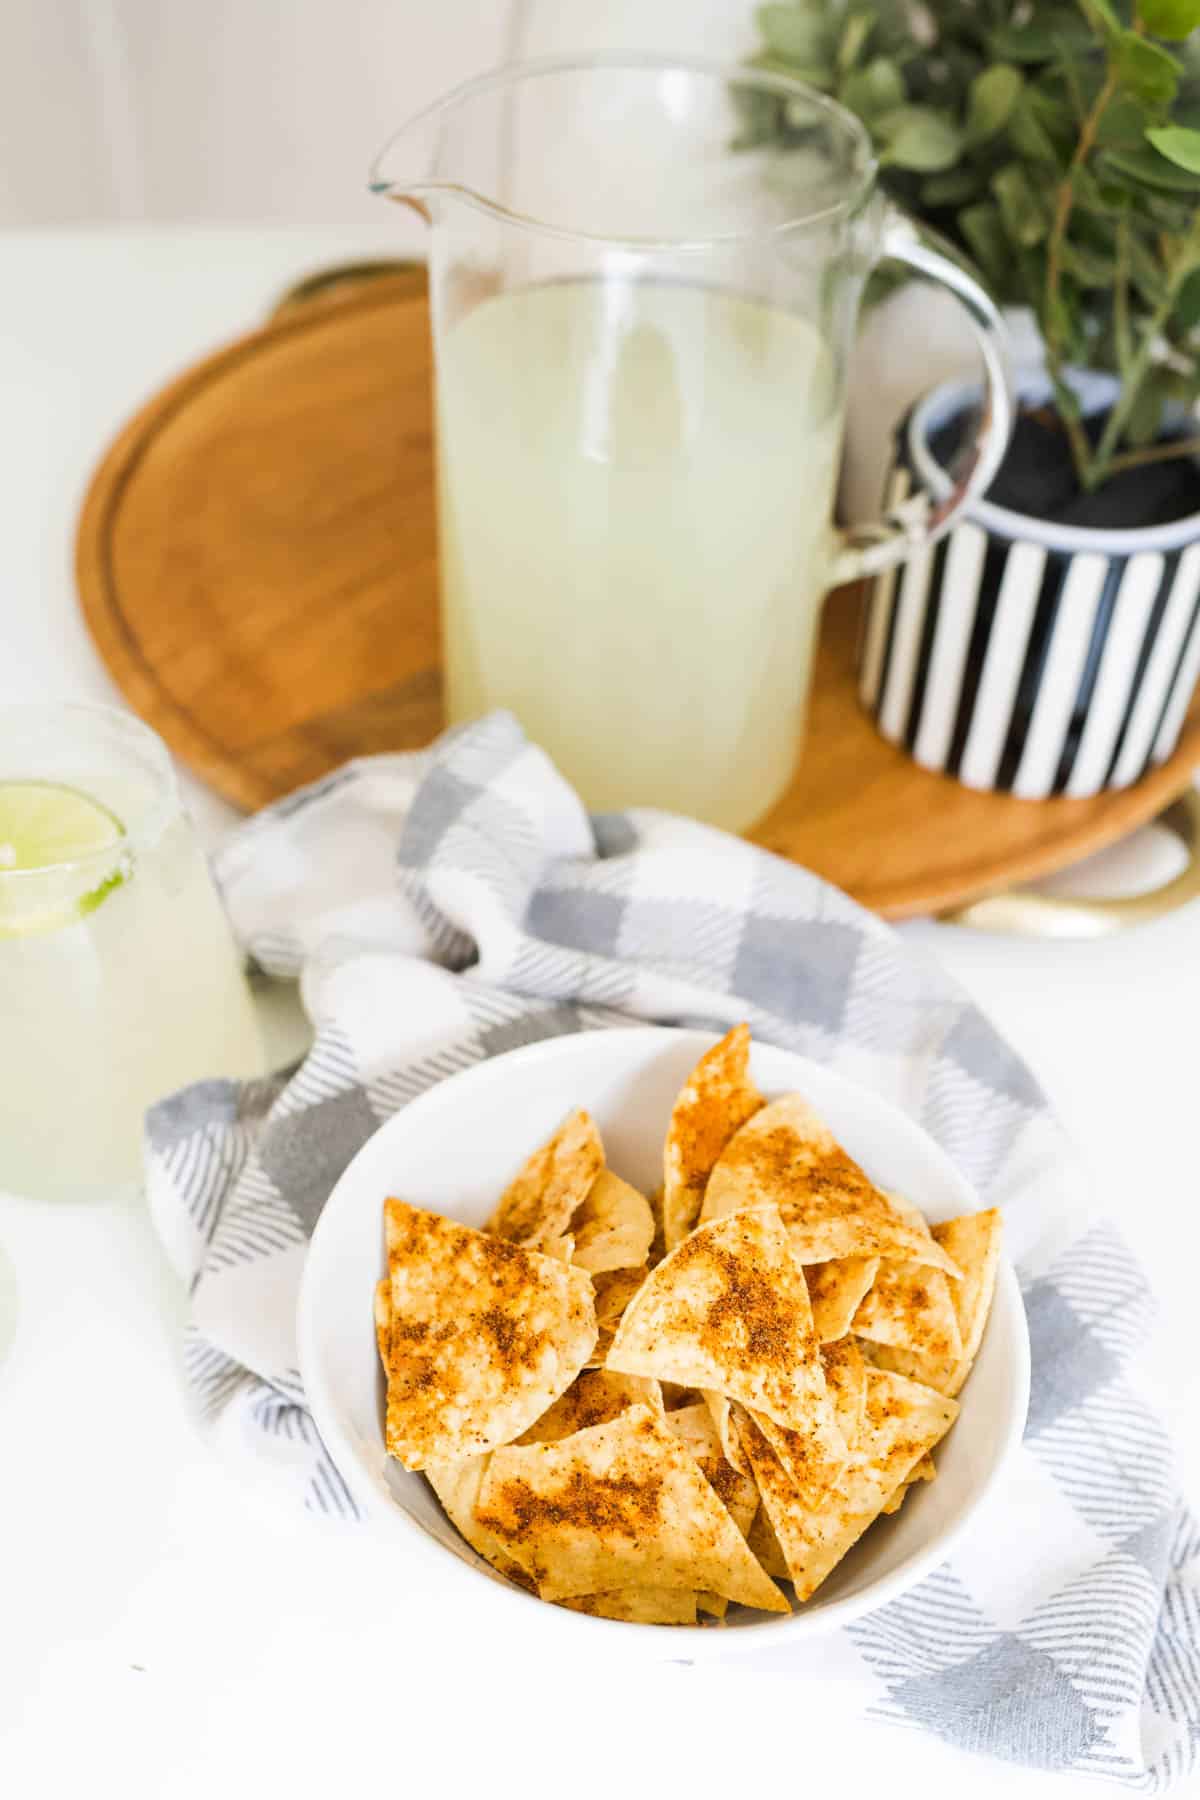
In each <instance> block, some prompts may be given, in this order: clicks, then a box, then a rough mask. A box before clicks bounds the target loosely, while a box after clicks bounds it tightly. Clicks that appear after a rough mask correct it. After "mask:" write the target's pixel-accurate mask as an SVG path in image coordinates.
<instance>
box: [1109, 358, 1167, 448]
mask: <svg viewBox="0 0 1200 1800" xmlns="http://www.w3.org/2000/svg"><path fill="white" fill-rule="evenodd" d="M1170 398H1171V378H1170V374H1169V372H1168V371H1167V370H1166V369H1148V370H1147V372H1146V374H1145V375H1144V376H1143V377H1142V380H1141V382H1140V384H1139V386H1138V391H1137V394H1136V395H1135V396H1134V401H1133V405H1132V406H1131V407H1130V409H1129V411H1128V412H1127V413H1126V415H1125V429H1124V431H1123V432H1122V433H1121V441H1122V442H1123V443H1126V444H1129V445H1130V446H1131V447H1132V448H1133V449H1134V450H1140V449H1141V448H1142V447H1143V446H1144V445H1146V444H1152V443H1153V442H1154V440H1155V438H1157V437H1158V435H1159V433H1160V432H1161V430H1162V422H1163V409H1164V407H1165V406H1166V404H1167V402H1168V400H1169V399H1170Z"/></svg>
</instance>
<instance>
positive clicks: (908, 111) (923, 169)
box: [875, 106, 963, 174]
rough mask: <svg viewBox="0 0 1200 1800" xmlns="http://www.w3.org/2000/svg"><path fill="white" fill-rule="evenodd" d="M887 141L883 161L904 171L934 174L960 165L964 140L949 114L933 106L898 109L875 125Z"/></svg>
mask: <svg viewBox="0 0 1200 1800" xmlns="http://www.w3.org/2000/svg"><path fill="white" fill-rule="evenodd" d="M875 129H876V131H877V133H878V135H879V136H880V137H881V138H882V139H883V143H884V150H883V153H882V156H881V158H880V161H881V162H883V163H885V164H890V165H892V166H893V167H895V168H900V169H915V170H917V171H918V172H919V173H921V174H932V173H933V171H934V170H937V169H948V168H950V167H951V166H952V165H953V164H954V163H956V162H957V161H958V158H959V156H960V155H961V153H962V149H963V136H962V132H961V131H960V130H959V128H958V126H957V125H956V124H955V122H954V120H953V119H952V118H951V117H950V115H949V113H943V112H938V111H936V110H935V108H933V107H932V106H898V107H896V108H895V110H894V111H893V112H889V113H884V114H883V115H882V117H881V118H879V119H877V120H876V121H875Z"/></svg>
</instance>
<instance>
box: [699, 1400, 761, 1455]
mask: <svg viewBox="0 0 1200 1800" xmlns="http://www.w3.org/2000/svg"><path fill="white" fill-rule="evenodd" d="M699 1393H700V1398H701V1399H702V1400H703V1402H704V1404H705V1406H707V1408H708V1416H709V1418H710V1419H711V1420H712V1422H713V1424H714V1426H715V1427H716V1432H717V1436H718V1438H719V1439H720V1440H721V1448H722V1450H723V1451H724V1452H725V1461H726V1462H729V1463H732V1464H733V1466H734V1468H735V1469H736V1470H737V1472H738V1474H739V1475H749V1473H750V1464H749V1463H748V1462H747V1461H746V1453H745V1451H744V1450H743V1449H742V1440H741V1438H740V1437H739V1436H738V1432H737V1427H736V1426H735V1425H734V1423H733V1421H732V1419H731V1418H730V1416H729V1407H730V1401H729V1396H728V1394H718V1393H717V1391H716V1389H715V1388H701V1389H700V1390H699Z"/></svg>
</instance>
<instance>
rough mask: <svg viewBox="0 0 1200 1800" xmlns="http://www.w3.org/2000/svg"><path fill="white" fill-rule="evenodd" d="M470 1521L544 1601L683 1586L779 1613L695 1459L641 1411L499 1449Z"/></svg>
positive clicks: (779, 1600) (783, 1607)
mask: <svg viewBox="0 0 1200 1800" xmlns="http://www.w3.org/2000/svg"><path fill="white" fill-rule="evenodd" d="M475 1515H476V1518H477V1520H478V1522H479V1523H480V1524H481V1525H483V1526H484V1527H485V1528H486V1529H487V1530H489V1531H491V1532H492V1533H494V1535H495V1536H496V1538H497V1539H498V1540H499V1542H500V1544H501V1546H502V1547H503V1549H504V1551H505V1553H506V1554H507V1555H509V1556H511V1557H512V1558H513V1559H514V1561H516V1562H518V1563H520V1565H521V1566H522V1568H524V1569H525V1570H526V1572H527V1573H528V1574H529V1575H531V1576H532V1577H533V1579H534V1580H535V1581H536V1582H537V1585H538V1592H539V1593H540V1594H541V1596H542V1598H543V1599H545V1600H565V1599H569V1598H572V1597H574V1596H575V1595H578V1594H601V1593H610V1592H612V1591H614V1590H617V1589H627V1588H646V1587H652V1588H656V1587H668V1588H676V1587H683V1588H687V1589H689V1590H690V1591H692V1592H695V1591H696V1590H697V1589H701V1588H704V1589H709V1590H711V1591H712V1592H714V1593H717V1594H723V1595H724V1596H725V1598H726V1599H728V1600H738V1601H742V1602H743V1603H744V1604H745V1605H747V1606H757V1607H760V1608H762V1610H764V1611H766V1612H786V1611H787V1610H788V1603H787V1601H786V1599H785V1598H784V1596H783V1595H782V1594H781V1593H780V1591H779V1589H778V1588H777V1587H776V1586H775V1584H774V1582H772V1581H771V1580H770V1579H769V1577H768V1576H766V1575H765V1574H764V1573H763V1571H762V1569H761V1568H760V1567H759V1565H758V1563H757V1562H756V1561H755V1560H754V1557H753V1556H752V1555H751V1553H750V1551H749V1549H748V1548H747V1545H746V1540H745V1539H744V1538H743V1536H742V1534H741V1532H740V1531H739V1530H738V1528H737V1526H736V1525H735V1524H734V1522H733V1520H732V1519H731V1518H730V1516H729V1514H728V1512H727V1511H726V1510H725V1508H724V1506H722V1504H721V1502H720V1500H718V1498H717V1496H716V1494H715V1493H714V1492H713V1490H712V1488H711V1487H710V1486H709V1484H708V1482H707V1481H706V1480H705V1478H704V1476H703V1474H702V1473H701V1471H700V1468H699V1466H698V1464H697V1463H696V1461H695V1458H694V1457H693V1456H692V1455H691V1454H690V1453H689V1452H688V1451H687V1450H686V1449H685V1448H684V1446H683V1445H682V1444H681V1443H680V1441H679V1439H678V1438H677V1437H676V1436H675V1434H674V1432H673V1431H672V1430H671V1428H670V1426H669V1425H668V1423H667V1422H666V1420H665V1419H664V1418H663V1417H662V1416H661V1415H660V1414H658V1413H655V1412H653V1411H652V1410H651V1409H650V1407H648V1406H633V1407H630V1408H629V1409H628V1410H627V1411H626V1412H623V1413H622V1414H621V1415H620V1417H619V1418H616V1419H613V1420H612V1421H611V1422H610V1423H609V1424H607V1425H593V1426H592V1427H591V1428H590V1429H589V1430H587V1431H577V1432H576V1433H575V1434H574V1436H573V1437H569V1438H563V1439H562V1441H561V1442H559V1443H557V1444H530V1445H528V1446H520V1447H516V1446H514V1447H511V1448H509V1449H506V1450H497V1451H496V1452H495V1453H494V1454H493V1455H492V1457H491V1458H490V1460H489V1462H488V1467H487V1472H486V1474H485V1476H484V1480H483V1486H482V1490H481V1492H480V1495H479V1500H478V1502H477V1504H476V1508H475Z"/></svg>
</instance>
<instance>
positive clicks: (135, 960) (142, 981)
mask: <svg viewBox="0 0 1200 1800" xmlns="http://www.w3.org/2000/svg"><path fill="white" fill-rule="evenodd" d="M130 798H131V796H129V795H127V794H122V793H120V792H117V793H114V792H113V791H112V787H111V784H110V787H109V790H108V791H107V792H106V793H105V794H104V800H105V802H106V803H107V804H109V805H111V806H112V807H113V809H114V810H115V811H117V812H118V814H120V813H121V811H122V808H123V806H124V805H125V804H126V802H127V800H129V799H130ZM135 811H136V806H135V805H134V804H130V805H129V810H128V813H127V814H126V816H133V814H134V813H135ZM261 1072H262V1047H261V1042H260V1039H259V1033H258V1029H257V1024H256V1020H255V1015H254V1009H253V1003H252V1001H251V998H250V994H249V991H248V989H247V987H246V982H245V979H244V977H243V975H242V971H241V967H240V964H239V961H238V957H237V953H236V951H235V948H234V944H233V940H232V938H231V936H230V931H229V926H228V924H227V922H226V919H225V916H224V913H223V911H222V909H221V905H220V902H219V901H218V899H217V896H216V893H215V891H214V889H213V886H212V882H211V880H210V878H209V874H208V868H207V865H206V863H205V861H204V858H203V856H202V855H201V853H200V851H199V849H198V847H197V845H196V843H195V841H194V839H193V837H192V834H191V832H190V830H189V829H188V827H187V826H186V824H185V823H184V822H183V820H182V819H180V818H178V817H176V818H175V819H174V820H173V821H171V822H170V823H168V824H167V825H166V827H165V829H164V830H163V831H162V833H161V834H160V836H159V837H158V838H157V840H156V841H155V842H153V843H152V844H150V845H148V846H146V847H145V848H144V849H139V850H138V851H137V852H136V854H135V856H134V857H133V860H132V862H131V864H130V866H129V872H128V876H127V879H126V880H125V881H124V882H123V883H122V884H121V885H120V886H118V887H115V888H114V889H113V890H112V892H110V893H107V894H105V896H104V897H103V899H101V900H100V902H99V904H98V905H97V906H96V907H95V910H94V911H92V912H89V913H87V914H86V915H85V916H83V917H80V918H77V919H75V920H73V921H72V922H71V923H68V924H62V925H59V926H57V927H55V928H53V929H50V930H32V931H25V932H16V933H12V934H4V935H0V1190H4V1189H11V1190H13V1191H15V1192H17V1193H28V1194H31V1195H61V1196H74V1195H83V1194H90V1193H94V1192H108V1191H111V1190H112V1189H114V1188H120V1187H122V1186H125V1185H129V1184H132V1183H134V1182H136V1180H137V1179H138V1176H139V1173H140V1169H141V1142H142V1120H143V1114H144V1111H145V1108H146V1107H147V1106H148V1105H149V1104H150V1103H151V1102H152V1101H154V1100H157V1099H159V1098H161V1097H162V1096H163V1095H165V1094H168V1093H170V1092H171V1091H172V1090H173V1089H175V1088H177V1087H181V1086H183V1085H185V1084H186V1083H189V1082H192V1081H198V1080H201V1079H203V1078H205V1077H208V1076H222V1075H237V1076H247V1075H256V1074H260V1073H261Z"/></svg>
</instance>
